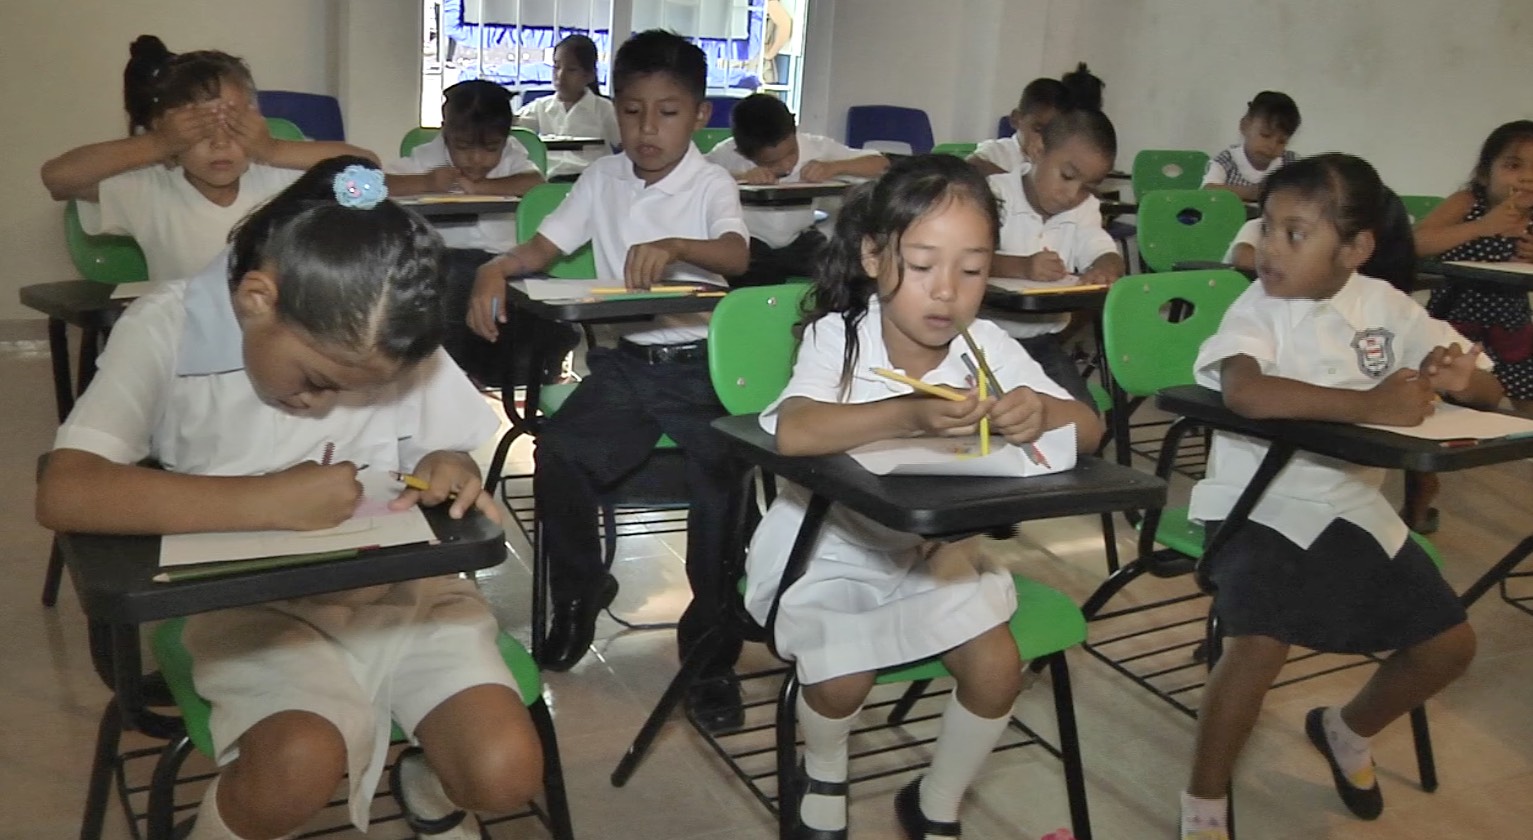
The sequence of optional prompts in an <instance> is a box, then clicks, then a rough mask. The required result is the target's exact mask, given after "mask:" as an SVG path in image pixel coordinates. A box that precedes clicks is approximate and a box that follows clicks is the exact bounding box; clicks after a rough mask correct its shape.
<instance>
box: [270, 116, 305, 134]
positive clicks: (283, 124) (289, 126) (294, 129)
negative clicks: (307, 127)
mask: <svg viewBox="0 0 1533 840" xmlns="http://www.w3.org/2000/svg"><path fill="white" fill-rule="evenodd" d="M266 130H267V131H270V132H271V136H273V137H275V138H277V139H278V140H307V139H309V138H307V137H305V136H303V129H301V128H299V127H298V124H297V123H295V122H293V121H292V120H284V119H283V118H281V117H267V118H266Z"/></svg>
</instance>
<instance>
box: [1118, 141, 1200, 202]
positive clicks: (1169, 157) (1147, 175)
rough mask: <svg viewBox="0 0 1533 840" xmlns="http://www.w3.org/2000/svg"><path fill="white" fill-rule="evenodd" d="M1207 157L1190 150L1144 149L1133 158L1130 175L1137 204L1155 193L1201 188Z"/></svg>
mask: <svg viewBox="0 0 1533 840" xmlns="http://www.w3.org/2000/svg"><path fill="white" fill-rule="evenodd" d="M1207 169H1208V154H1207V153H1205V152H1199V151H1196V150H1192V149H1187V150H1177V149H1145V150H1144V151H1142V152H1140V153H1139V154H1137V155H1134V168H1133V169H1132V170H1131V171H1130V173H1129V174H1130V175H1131V176H1132V181H1131V183H1132V184H1133V185H1134V197H1135V198H1137V199H1139V200H1140V201H1143V200H1144V197H1145V196H1146V195H1149V194H1150V193H1152V192H1156V191H1158V190H1195V189H1197V188H1198V187H1200V186H1202V185H1203V173H1204V171H1205V170H1207Z"/></svg>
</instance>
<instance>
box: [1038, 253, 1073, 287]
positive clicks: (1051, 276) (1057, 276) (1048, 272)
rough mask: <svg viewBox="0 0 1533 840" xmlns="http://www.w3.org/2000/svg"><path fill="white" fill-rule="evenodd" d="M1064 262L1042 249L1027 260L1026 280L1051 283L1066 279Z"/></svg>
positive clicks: (1054, 254) (1067, 274) (1067, 272)
mask: <svg viewBox="0 0 1533 840" xmlns="http://www.w3.org/2000/svg"><path fill="white" fill-rule="evenodd" d="M1069 274H1070V272H1069V271H1068V270H1066V269H1065V261H1064V260H1063V259H1062V258H1061V257H1060V256H1059V255H1058V254H1056V253H1054V252H1053V251H1050V250H1049V249H1047V248H1044V249H1043V250H1042V251H1039V252H1038V253H1036V254H1033V255H1032V256H1031V257H1028V258H1027V279H1029V280H1043V281H1045V282H1048V283H1053V282H1055V281H1058V280H1063V279H1065V278H1066V277H1068V276H1069Z"/></svg>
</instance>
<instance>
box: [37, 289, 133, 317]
mask: <svg viewBox="0 0 1533 840" xmlns="http://www.w3.org/2000/svg"><path fill="white" fill-rule="evenodd" d="M116 288H117V286H116V285H115V284H112V283H96V282H93V281H90V280H62V281H59V282H57V283H34V284H33V285H30V286H22V287H21V289H20V297H21V305H22V306H25V307H27V308H28V309H34V310H36V311H38V312H41V313H43V314H44V315H47V316H48V317H49V318H58V319H59V320H62V321H66V322H68V323H70V324H73V325H74V326H77V327H79V326H85V325H86V322H87V321H99V320H100V319H101V318H102V317H103V315H105V314H107V313H113V314H115V313H117V312H120V311H122V310H123V309H126V308H127V306H128V304H130V303H132V302H133V300H132V298H115V299H114V298H113V297H112V291H113V290H114V289H116Z"/></svg>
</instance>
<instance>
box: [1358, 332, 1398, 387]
mask: <svg viewBox="0 0 1533 840" xmlns="http://www.w3.org/2000/svg"><path fill="white" fill-rule="evenodd" d="M1394 342H1395V334H1394V333H1392V332H1390V331H1389V330H1386V329H1384V328H1383V327H1374V328H1372V329H1367V330H1361V331H1359V332H1358V333H1357V335H1354V336H1352V349H1353V350H1356V351H1357V369H1358V370H1360V371H1362V372H1363V373H1365V374H1367V375H1369V376H1371V377H1373V378H1374V379H1378V378H1379V377H1382V376H1383V375H1384V374H1386V373H1388V372H1389V369H1390V368H1392V367H1394V366H1395V344H1394Z"/></svg>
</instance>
